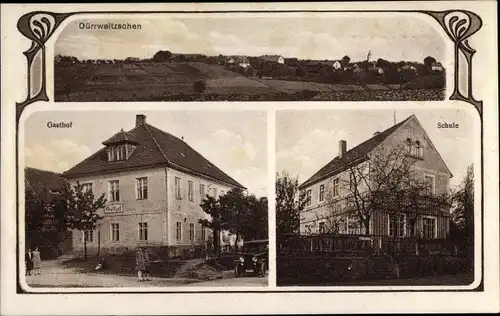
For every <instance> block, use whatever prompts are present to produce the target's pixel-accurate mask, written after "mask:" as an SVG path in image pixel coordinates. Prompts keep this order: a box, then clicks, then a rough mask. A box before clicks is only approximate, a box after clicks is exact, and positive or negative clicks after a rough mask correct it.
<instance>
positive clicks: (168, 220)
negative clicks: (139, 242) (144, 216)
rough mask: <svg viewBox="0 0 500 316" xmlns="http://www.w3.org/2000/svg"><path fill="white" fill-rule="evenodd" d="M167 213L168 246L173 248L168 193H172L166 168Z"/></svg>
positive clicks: (166, 168)
mask: <svg viewBox="0 0 500 316" xmlns="http://www.w3.org/2000/svg"><path fill="white" fill-rule="evenodd" d="M165 190H166V192H165V211H166V223H165V225H166V230H165V231H166V234H167V240H166V241H167V246H171V245H172V243H171V236H170V235H171V232H170V227H171V226H170V208H169V198H168V193H169V192H170V190H169V186H168V167H165Z"/></svg>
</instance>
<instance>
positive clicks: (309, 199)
mask: <svg viewBox="0 0 500 316" xmlns="http://www.w3.org/2000/svg"><path fill="white" fill-rule="evenodd" d="M311 195H312V192H311V190H307V191H306V205H307V206H311V202H312V201H311Z"/></svg>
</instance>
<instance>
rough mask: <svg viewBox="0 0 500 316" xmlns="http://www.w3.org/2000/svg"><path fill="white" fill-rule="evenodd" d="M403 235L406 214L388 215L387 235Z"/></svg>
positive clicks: (404, 232)
mask: <svg viewBox="0 0 500 316" xmlns="http://www.w3.org/2000/svg"><path fill="white" fill-rule="evenodd" d="M394 235H396V237H405V235H406V216H405V215H404V214H400V215H392V216H389V236H391V237H394Z"/></svg>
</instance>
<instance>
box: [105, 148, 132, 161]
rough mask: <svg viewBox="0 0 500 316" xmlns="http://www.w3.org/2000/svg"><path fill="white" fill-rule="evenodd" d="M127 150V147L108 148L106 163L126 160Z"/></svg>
mask: <svg viewBox="0 0 500 316" xmlns="http://www.w3.org/2000/svg"><path fill="white" fill-rule="evenodd" d="M128 149H129V146H127V145H118V146H109V147H108V161H120V160H126V159H127V158H128V157H129V154H128Z"/></svg>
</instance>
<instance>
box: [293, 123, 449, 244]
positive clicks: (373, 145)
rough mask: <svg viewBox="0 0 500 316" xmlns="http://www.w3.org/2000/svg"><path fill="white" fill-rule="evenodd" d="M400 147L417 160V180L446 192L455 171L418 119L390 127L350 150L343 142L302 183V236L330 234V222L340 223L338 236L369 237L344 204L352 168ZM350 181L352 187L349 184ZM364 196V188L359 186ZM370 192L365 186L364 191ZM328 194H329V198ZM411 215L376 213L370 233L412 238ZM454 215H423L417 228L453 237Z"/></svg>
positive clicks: (432, 236) (426, 234)
mask: <svg viewBox="0 0 500 316" xmlns="http://www.w3.org/2000/svg"><path fill="white" fill-rule="evenodd" d="M394 144H400V145H401V146H402V147H401V148H405V151H407V152H406V154H407V155H410V156H412V157H415V160H416V162H415V163H414V165H412V167H411V168H414V169H413V170H415V171H416V172H415V174H416V175H417V177H421V180H423V183H426V184H428V187H430V188H431V190H432V194H431V195H434V196H438V195H440V194H443V193H445V192H447V191H448V188H449V180H450V178H451V177H452V173H451V172H450V170H449V169H448V167H447V166H446V163H445V162H444V160H443V158H442V157H441V155H440V154H439V152H438V151H437V149H436V148H435V146H434V144H433V143H432V141H431V139H430V138H429V136H428V135H427V133H426V132H425V130H424V129H423V127H422V125H421V124H420V122H419V121H418V119H417V117H416V116H415V115H412V116H410V117H408V118H407V119H405V120H404V121H402V122H400V123H398V124H396V125H394V126H392V127H390V128H388V129H386V130H385V131H382V132H376V133H375V134H374V135H373V137H371V138H370V139H368V140H366V141H364V142H362V143H361V144H359V145H357V146H355V147H353V148H352V149H350V150H347V142H346V141H345V140H341V141H340V142H339V154H338V156H337V157H335V158H334V159H332V160H331V161H330V162H329V163H328V164H326V165H325V166H323V167H322V168H321V169H320V170H318V171H317V172H316V173H315V174H314V175H313V176H311V177H310V178H309V179H308V180H307V181H305V182H304V183H303V184H301V185H300V189H301V190H302V191H304V193H305V196H306V207H305V209H304V210H303V211H302V212H301V215H300V232H301V234H319V233H328V231H327V229H328V227H329V225H332V222H333V223H335V224H336V225H337V228H336V231H335V232H334V233H338V234H352V235H363V234H365V233H366V230H365V228H364V225H362V224H361V223H360V221H359V219H358V217H357V216H355V215H352V211H351V212H348V211H346V209H345V208H344V207H345V205H346V204H345V203H344V202H345V201H346V200H347V196H348V195H349V194H351V193H350V192H351V191H349V190H348V189H346V188H347V186H348V185H352V184H351V182H349V181H352V179H350V177H351V175H350V173H351V171H350V170H353V168H352V167H353V166H359V165H360V164H367V166H369V163H370V155H371V154H372V153H374V152H376V151H377V150H378V149H380V148H388V147H390V146H393V145H394ZM345 183H348V184H345ZM359 188H360V191H361V194H362V191H363V186H360V187H359ZM365 189H366V188H365ZM328 194H330V195H328ZM408 215H409V214H405V213H404V212H401V213H399V214H396V215H395V214H394V213H389V212H385V211H383V210H374V212H373V214H372V216H371V218H370V223H369V234H370V235H376V236H390V237H408V236H410V235H414V234H410V225H409V220H408ZM449 220H450V214H449V213H448V212H446V211H442V210H437V209H432V208H430V209H427V210H425V211H422V212H421V215H420V216H419V218H418V219H417V221H416V223H415V225H413V229H414V230H415V234H419V236H421V237H422V238H424V239H436V238H445V237H446V236H447V235H448V233H449Z"/></svg>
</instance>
